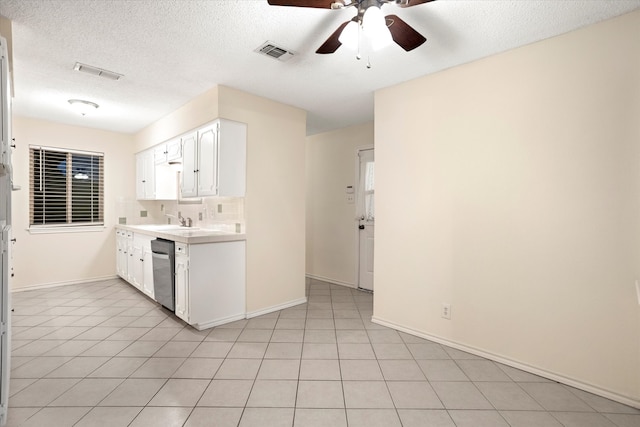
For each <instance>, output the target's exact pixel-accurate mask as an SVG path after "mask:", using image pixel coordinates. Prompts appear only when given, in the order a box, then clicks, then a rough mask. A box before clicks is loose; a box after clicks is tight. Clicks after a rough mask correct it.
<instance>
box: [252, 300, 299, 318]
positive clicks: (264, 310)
mask: <svg viewBox="0 0 640 427" xmlns="http://www.w3.org/2000/svg"><path fill="white" fill-rule="evenodd" d="M306 302H307V297H304V298H298V299H296V300H293V301H289V302H285V303H282V304H278V305H273V306H271V307H267V308H262V309H260V310H256V311H250V312H247V319H251V318H252V317H258V316H262V315H264V314H269V313H273V312H274V311H278V310H284V309H285V308H289V307H294V306H296V305H300V304H305V303H306Z"/></svg>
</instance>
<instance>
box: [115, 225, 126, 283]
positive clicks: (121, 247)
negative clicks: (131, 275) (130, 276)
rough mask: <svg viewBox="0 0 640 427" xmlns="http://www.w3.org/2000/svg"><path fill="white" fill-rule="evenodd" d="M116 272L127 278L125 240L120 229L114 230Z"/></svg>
mask: <svg viewBox="0 0 640 427" xmlns="http://www.w3.org/2000/svg"><path fill="white" fill-rule="evenodd" d="M116 272H117V273H118V276H120V277H122V278H123V279H125V280H127V241H126V237H124V236H123V235H122V232H121V231H119V230H118V231H116Z"/></svg>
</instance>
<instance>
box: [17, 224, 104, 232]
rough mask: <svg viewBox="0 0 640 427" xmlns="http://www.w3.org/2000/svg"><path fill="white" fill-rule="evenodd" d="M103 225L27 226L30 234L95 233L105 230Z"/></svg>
mask: <svg viewBox="0 0 640 427" xmlns="http://www.w3.org/2000/svg"><path fill="white" fill-rule="evenodd" d="M106 229H107V227H106V226H104V225H79V226H73V225H68V226H59V227H29V228H27V231H28V232H29V233H30V234H57V233H96V232H101V231H104V230H106Z"/></svg>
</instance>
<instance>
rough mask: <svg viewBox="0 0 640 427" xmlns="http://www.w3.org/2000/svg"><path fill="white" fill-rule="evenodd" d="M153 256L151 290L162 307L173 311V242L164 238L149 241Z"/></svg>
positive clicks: (174, 264)
mask: <svg viewBox="0 0 640 427" xmlns="http://www.w3.org/2000/svg"><path fill="white" fill-rule="evenodd" d="M151 255H152V257H153V292H154V297H155V300H156V301H158V302H159V303H160V304H161V305H162V306H163V307H165V308H167V309H169V310H171V311H175V283H176V278H175V269H176V267H175V266H176V253H175V242H173V241H171V240H165V239H155V240H152V241H151Z"/></svg>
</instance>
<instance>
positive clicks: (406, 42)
mask: <svg viewBox="0 0 640 427" xmlns="http://www.w3.org/2000/svg"><path fill="white" fill-rule="evenodd" d="M385 19H386V20H387V25H388V26H389V31H390V32H391V37H392V38H393V41H394V42H396V43H397V44H398V45H399V46H400V47H401V48H403V49H404V50H406V51H407V52H409V51H410V50H413V49H415V48H417V47H418V46H420V45H421V44H422V43H424V42H426V41H427V39H426V38H425V37H424V36H423V35H422V34H420V33H419V32H417V31H416V30H414V29H413V28H411V26H410V25H409V24H407V23H406V22H404V21H403V20H402V19H400V18H398V17H397V16H396V15H387V16H386V17H385Z"/></svg>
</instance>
